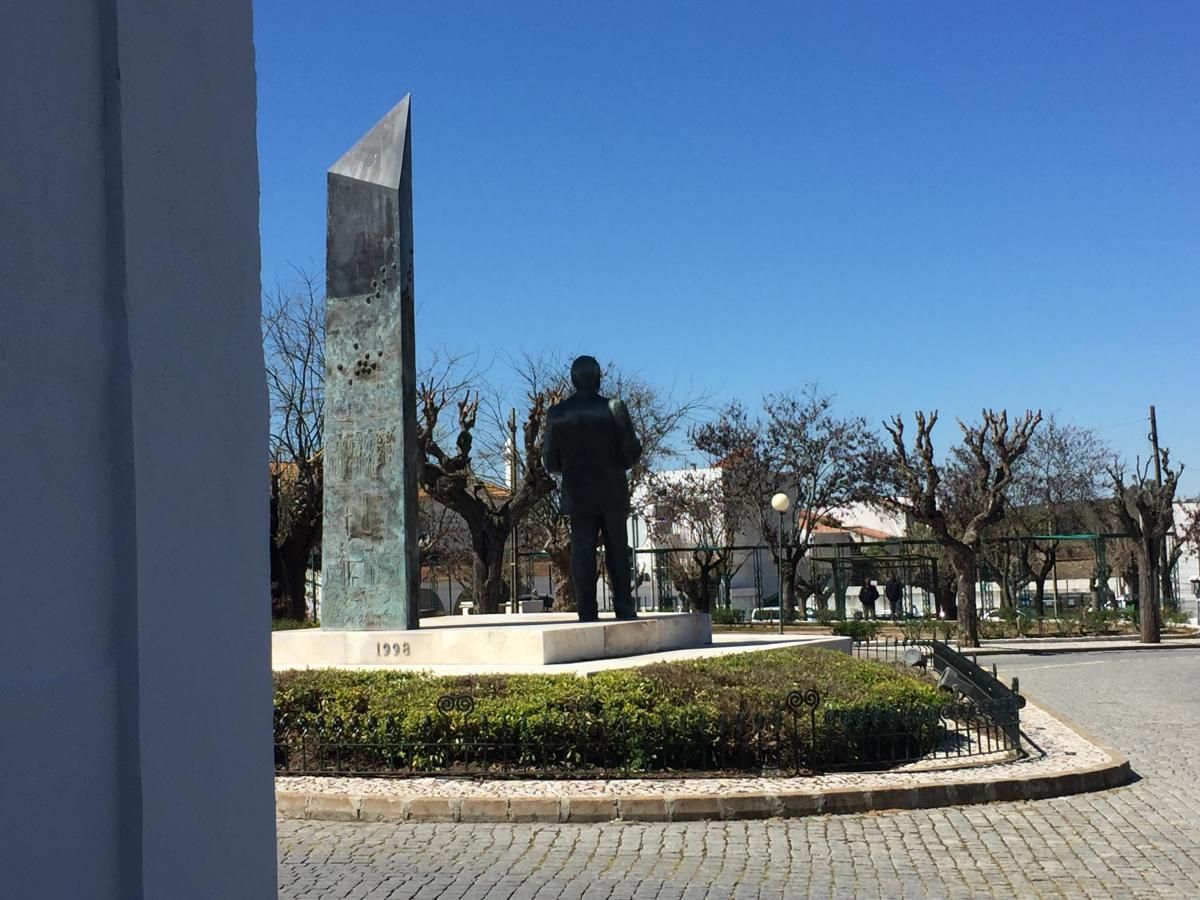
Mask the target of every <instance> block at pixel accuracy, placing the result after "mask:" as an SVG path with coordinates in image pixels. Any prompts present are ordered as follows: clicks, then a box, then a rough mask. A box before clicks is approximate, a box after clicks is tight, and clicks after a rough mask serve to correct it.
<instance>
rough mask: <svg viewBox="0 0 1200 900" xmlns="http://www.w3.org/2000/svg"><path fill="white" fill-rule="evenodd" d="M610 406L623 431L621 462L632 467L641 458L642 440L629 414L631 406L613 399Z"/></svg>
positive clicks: (626, 466)
mask: <svg viewBox="0 0 1200 900" xmlns="http://www.w3.org/2000/svg"><path fill="white" fill-rule="evenodd" d="M609 406H610V407H611V408H612V412H613V418H615V419H616V420H617V427H618V428H619V429H620V431H621V462H622V463H623V464H624V466H625V468H626V469H632V468H633V464H634V463H636V462H637V461H638V459H640V458H641V455H642V442H641V441H640V440H639V439H638V436H637V431H636V429H634V427H633V419H631V418H630V416H629V407H627V406H626V405H625V401H624V400H613V401H611V403H610V404H609Z"/></svg>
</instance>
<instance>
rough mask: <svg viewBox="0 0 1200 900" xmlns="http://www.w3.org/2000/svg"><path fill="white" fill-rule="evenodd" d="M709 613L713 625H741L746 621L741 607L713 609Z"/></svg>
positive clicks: (744, 612)
mask: <svg viewBox="0 0 1200 900" xmlns="http://www.w3.org/2000/svg"><path fill="white" fill-rule="evenodd" d="M710 615H711V616H712V623H713V624H714V625H741V624H743V623H744V622H745V621H746V611H745V610H743V609H720V608H718V609H714V610H713V611H712V612H711V613H710Z"/></svg>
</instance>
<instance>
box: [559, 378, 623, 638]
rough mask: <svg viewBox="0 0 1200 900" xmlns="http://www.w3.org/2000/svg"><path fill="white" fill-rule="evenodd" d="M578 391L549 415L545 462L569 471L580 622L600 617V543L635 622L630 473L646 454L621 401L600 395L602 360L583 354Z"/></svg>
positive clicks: (565, 504) (565, 501)
mask: <svg viewBox="0 0 1200 900" xmlns="http://www.w3.org/2000/svg"><path fill="white" fill-rule="evenodd" d="M571 383H572V384H573V385H574V386H575V393H573V394H572V395H571V396H570V397H568V398H567V399H566V400H563V401H562V402H561V403H556V404H555V405H554V406H552V407H551V408H550V411H549V412H548V413H547V415H546V437H545V440H544V442H543V444H542V462H543V463H544V464H545V466H546V469H547V470H548V471H550V472H553V473H555V474H561V475H562V485H561V493H562V511H563V514H564V515H566V516H567V519H568V520H569V522H570V524H571V581H572V582H573V583H574V585H575V605H576V608H577V609H578V610H579V621H580V622H595V621H596V619H597V618H598V615H599V613H598V609H597V606H596V544H597V538H598V537H603V538H604V556H605V560H606V561H607V564H608V574H609V579H610V581H611V582H612V591H613V609H614V610H615V611H616V614H617V618H618V619H636V618H637V610H636V609H635V608H634V605H633V594H632V590H631V587H630V582H631V580H632V571H631V567H630V559H629V554H630V551H629V543H628V540H627V538H626V535H625V520H626V519H627V518H628V516H629V479H628V478H627V476H626V474H625V473H626V472H627V471H628V470H629V469H631V468H632V467H633V464H634V463H635V462H637V461H638V457H640V456H641V455H642V442H641V441H640V440H638V436H637V433H636V432H635V431H634V428H633V421H632V420H631V419H630V418H629V410H628V409H627V408H626V406H625V403H624V402H623V401H621V400H610V399H608V398H607V397H602V396H600V363H598V362H596V360H595V359H593V358H592V357H590V356H581V357H579V358H578V359H577V360H575V362H574V363H572V364H571Z"/></svg>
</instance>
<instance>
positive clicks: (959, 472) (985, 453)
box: [884, 409, 1042, 647]
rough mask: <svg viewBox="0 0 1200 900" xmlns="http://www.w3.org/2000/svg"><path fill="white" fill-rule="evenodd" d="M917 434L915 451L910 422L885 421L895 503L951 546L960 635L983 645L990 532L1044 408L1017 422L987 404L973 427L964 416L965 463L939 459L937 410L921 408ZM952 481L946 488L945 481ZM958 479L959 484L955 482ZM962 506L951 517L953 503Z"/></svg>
mask: <svg viewBox="0 0 1200 900" xmlns="http://www.w3.org/2000/svg"><path fill="white" fill-rule="evenodd" d="M915 418H916V425H917V434H916V438H915V440H914V442H913V451H912V454H911V455H910V453H909V450H908V447H907V445H906V443H905V440H904V420H903V418H902V417H901V416H899V415H897V416H893V417H892V420H891V422H890V423H884V428H886V429H887V432H888V434H889V435H891V438H892V445H893V452H892V465H893V466H894V467H895V477H896V480H897V482H898V485H899V487H900V493H899V494H898V495H896V496H895V497H894V498H892V499H891V501H890V502H891V504H892V505H893V506H895V507H896V508H897V509H900V510H902V511H903V512H905V513H907V514H908V515H910V516H912V517H913V518H914V519H916V520H917V521H918V522H922V523H924V524H925V525H928V526H929V527H930V529H931V530H932V532H933V537H934V540H936V541H937V542H938V543H939V544H940V545H941V546H942V547H943V548H944V549H945V551H946V554H947V556H948V557H949V558H950V562H951V564H952V565H953V567H954V571H955V574H956V576H957V578H958V603H957V606H958V624H959V640H960V641H962V643H963V644H965V645H966V646H968V647H978V646H979V614H978V610H977V608H976V603H975V582H976V576H977V574H978V570H979V550H980V546H981V544H982V541H983V536H984V533H985V531H986V529H987V528H988V527H989V526H991V525H994V524H995V523H996V522H999V521H1000V520H1001V519H1002V518H1003V517H1004V511H1005V501H1006V498H1007V492H1008V489H1009V486H1010V485H1011V484H1012V480H1013V466H1014V465H1015V464H1016V462H1017V461H1018V460H1019V459H1020V458H1021V457H1022V456H1024V455H1025V452H1026V451H1027V450H1028V449H1029V440H1030V437H1031V436H1032V434H1033V432H1034V430H1035V429H1036V428H1037V426H1038V423H1040V422H1041V420H1042V414H1041V413H1040V412H1036V413H1035V412H1026V413H1025V415H1024V416H1023V417H1022V419H1021V420H1020V421H1019V422H1017V423H1016V424H1015V425H1014V426H1012V427H1010V426H1009V422H1008V413H1007V412H1006V411H1004V410H1001V411H1000V412H999V413H997V412H995V411H993V410H990V409H985V410H984V411H983V422H982V423H980V424H978V425H971V426H968V425H966V424H964V423H963V422H962V421H959V423H958V424H959V427H960V428H961V429H962V433H963V445H964V446H963V449H962V452H961V453H960V454H959V455H958V458H957V460H956V462H957V463H958V465H953V464H952V465H950V466H940V465H939V464H938V463H937V462H936V461H935V460H934V450H933V438H932V432H933V427H934V425H935V424H937V418H938V416H937V412H936V411H934V412H931V413H930V414H929V415H928V416H926V415H925V414H924V413H923V412H917V413H916V416H915ZM946 476H950V477H949V484H947V485H946V486H945V487H944V486H943V479H944V478H945V477H946ZM955 482H957V484H955ZM952 504H957V505H958V509H957V510H956V511H954V512H952V513H951V514H948V510H947V507H948V506H950V505H952Z"/></svg>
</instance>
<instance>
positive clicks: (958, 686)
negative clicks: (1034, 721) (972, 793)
mask: <svg viewBox="0 0 1200 900" xmlns="http://www.w3.org/2000/svg"><path fill="white" fill-rule="evenodd" d="M852 646H853V651H854V655H855V656H857V657H858V658H859V659H870V660H876V661H879V662H887V663H893V664H903V665H907V666H919V667H922V668H925V667H927V666H929V665H932V667H933V670H934V672H936V673H937V675H938V676H939V678H938V685H939V687H941V688H944V689H945V690H947V691H949V692H950V693H952V694H954V695H955V696H959V697H963V698H965V699H967V700H969V701H972V702H974V703H976V704H977V705H979V706H980V708H981V709H986V710H987V714H988V715H989V716H990V717H991V718H992V720H993V721H994V722H995V724H996V725H997V726H998V727H1000V728H1002V729H1003V731H1004V733H1005V735H1006V738H1007V740H1008V741H1009V743H1010V744H1011V745H1012V748H1013V749H1014V750H1017V751H1020V750H1021V719H1020V711H1021V709H1022V708H1023V707H1024V706H1025V698H1024V697H1022V696H1021V693H1020V681H1019V680H1018V679H1017V678H1013V681H1012V687H1009V686H1008V685H1006V684H1004V682H1002V681H1001V680H1000V679H999V678H998V677H997V676H996V667H995V666H992V670H991V671H990V672H989V671H988V670H986V669H984V668H983V667H982V666H980V665H979V664H978V663H976V662H975V661H974V660H972V659H970V658H968V657H966V656H964V655H963V654H962V653H960V652H959V651H957V650H955V649H954V648H953V647H951V646H950V645H949V644H946V643H943V642H942V641H934V640H915V641H914V640H906V639H883V640H864V641H861V642H856V643H855V644H853V645H852Z"/></svg>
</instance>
